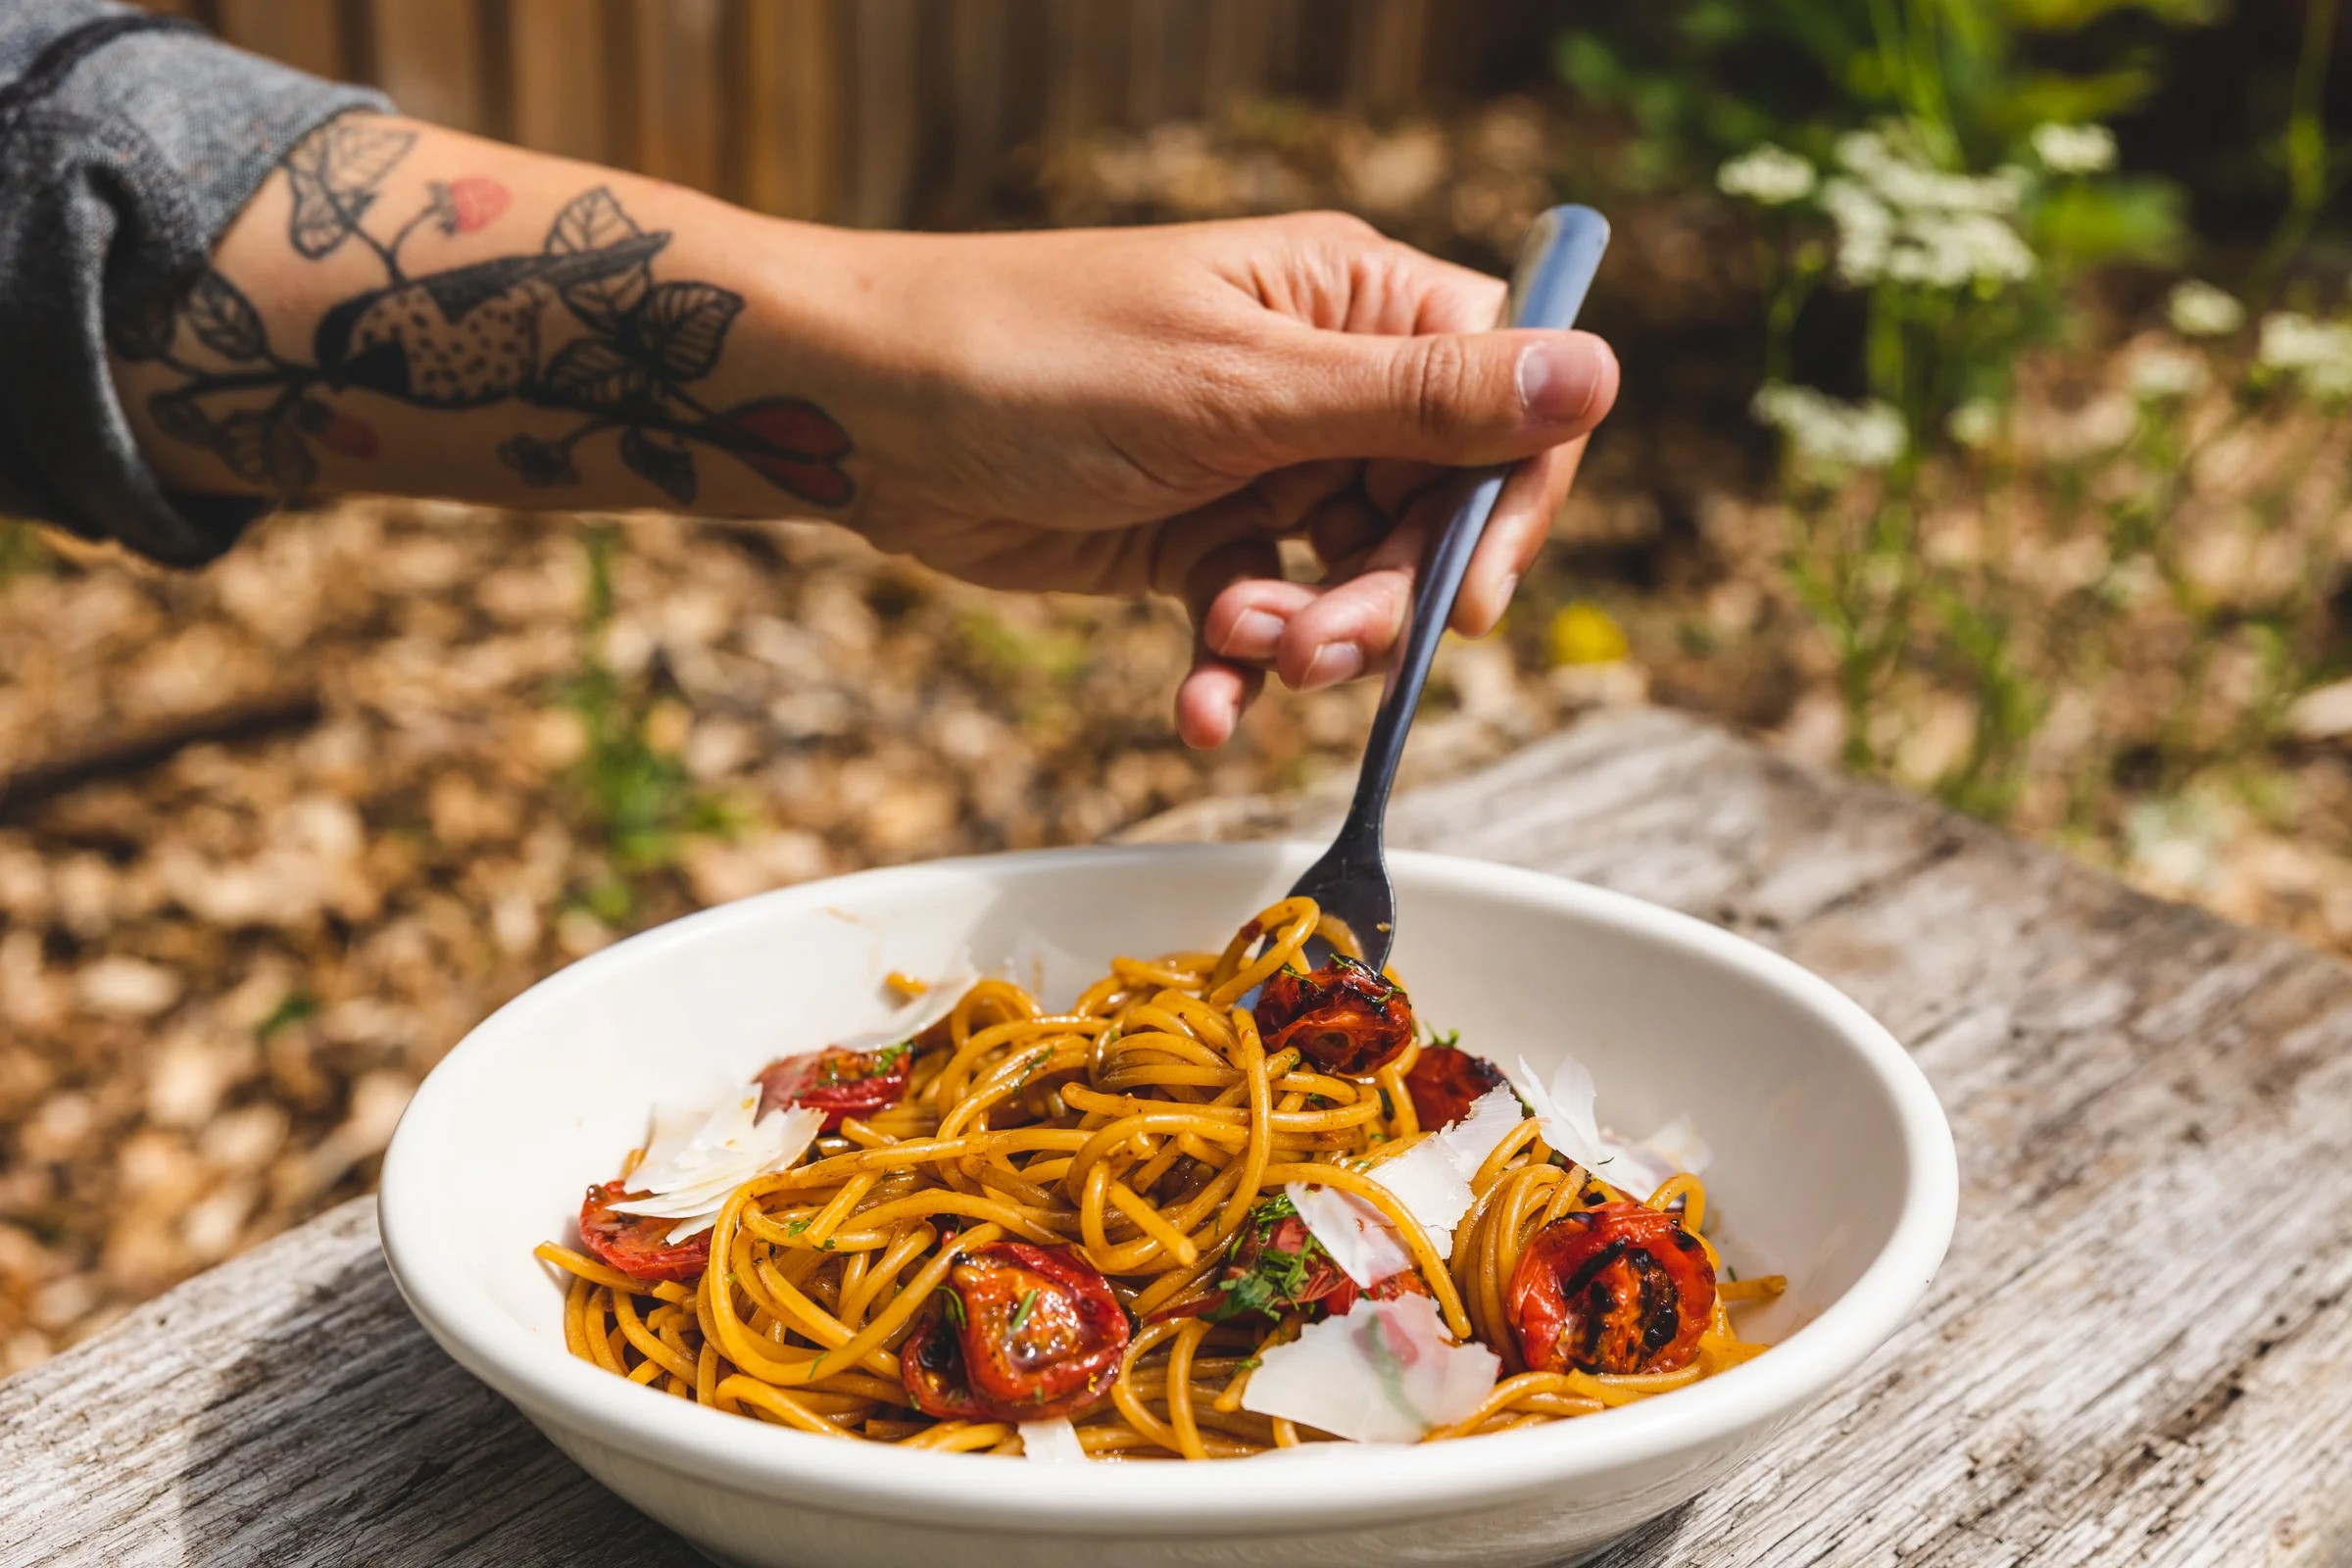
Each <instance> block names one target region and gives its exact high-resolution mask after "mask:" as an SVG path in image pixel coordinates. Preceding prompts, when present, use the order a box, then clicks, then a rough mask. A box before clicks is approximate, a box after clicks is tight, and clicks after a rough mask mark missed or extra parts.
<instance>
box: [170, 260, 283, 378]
mask: <svg viewBox="0 0 2352 1568" xmlns="http://www.w3.org/2000/svg"><path fill="white" fill-rule="evenodd" d="M183 313H184V315H185V317H186V319H187V323H188V326H189V328H190V329H191V330H193V331H194V332H195V334H196V338H197V341H198V342H200V343H202V344H203V345H204V346H205V347H206V348H208V349H211V350H212V351H213V352H214V353H215V354H218V355H220V356H221V358H222V359H226V360H258V359H262V358H265V357H266V356H268V354H269V352H270V338H269V334H267V333H266V332H264V331H263V330H262V318H261V313H260V312H258V311H256V310H255V309H254V308H253V302H252V301H251V300H249V299H247V298H246V297H245V296H244V295H243V294H241V293H239V292H238V291H237V285H236V284H234V283H231V282H230V281H229V280H228V279H227V278H225V277H222V276H221V274H220V273H219V272H216V271H214V270H212V269H210V268H207V269H205V272H204V275H203V276H202V277H200V278H198V279H197V280H196V286H195V287H194V288H192V289H190V290H189V291H188V302H187V304H186V306H185V307H183Z"/></svg>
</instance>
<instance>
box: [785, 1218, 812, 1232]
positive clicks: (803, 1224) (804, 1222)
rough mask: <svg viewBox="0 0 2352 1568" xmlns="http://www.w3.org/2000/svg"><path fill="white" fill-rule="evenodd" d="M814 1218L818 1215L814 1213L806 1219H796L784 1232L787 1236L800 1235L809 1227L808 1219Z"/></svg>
mask: <svg viewBox="0 0 2352 1568" xmlns="http://www.w3.org/2000/svg"><path fill="white" fill-rule="evenodd" d="M814 1218H816V1216H815V1215H814V1214H810V1215H809V1216H808V1217H807V1218H805V1219H796V1220H794V1221H793V1222H792V1223H791V1224H789V1225H787V1226H785V1227H784V1234H785V1235H787V1236H798V1235H800V1234H802V1233H803V1232H804V1231H806V1230H808V1229H809V1220H812V1219H814Z"/></svg>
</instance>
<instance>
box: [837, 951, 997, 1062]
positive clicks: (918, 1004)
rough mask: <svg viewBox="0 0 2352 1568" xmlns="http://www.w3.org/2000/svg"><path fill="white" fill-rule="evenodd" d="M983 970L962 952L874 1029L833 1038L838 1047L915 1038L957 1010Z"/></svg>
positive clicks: (871, 1046) (865, 1047) (866, 1047)
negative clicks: (844, 1037) (945, 971)
mask: <svg viewBox="0 0 2352 1568" xmlns="http://www.w3.org/2000/svg"><path fill="white" fill-rule="evenodd" d="M979 981H980V971H979V970H977V969H975V968H973V967H972V965H971V960H970V959H969V958H967V957H965V956H963V955H962V954H957V955H956V961H955V963H954V964H952V965H950V966H949V969H948V972H947V973H946V974H944V975H941V976H940V977H939V978H938V979H936V980H934V981H932V982H931V984H930V985H929V987H928V988H926V989H925V990H924V992H923V994H922V995H921V996H919V997H910V998H908V999H907V1003H906V1005H903V1006H901V1007H900V1008H899V1010H898V1011H896V1012H894V1013H892V1014H891V1015H890V1016H889V1017H887V1018H885V1019H883V1020H882V1022H881V1023H879V1024H877V1025H876V1026H875V1027H873V1028H871V1029H867V1030H864V1031H861V1032H860V1033H858V1034H854V1035H851V1036H849V1037H848V1038H846V1039H842V1040H836V1041H834V1042H833V1049H834V1050H836V1051H880V1050H882V1049H883V1048H884V1047H886V1046H895V1045H898V1044H899V1043H900V1042H901V1041H906V1040H912V1039H913V1038H914V1037H915V1036H916V1035H919V1034H921V1033H922V1032H923V1031H924V1030H926V1029H928V1028H930V1027H931V1026H932V1025H933V1024H935V1023H937V1022H939V1021H940V1020H941V1019H942V1018H945V1017H946V1016H947V1015H948V1014H949V1013H951V1012H954V1011H955V1010H956V1004H957V1003H958V1002H961V1001H962V1000H963V994H964V993H965V992H967V991H969V990H971V989H972V987H973V986H975V985H977V984H979Z"/></svg>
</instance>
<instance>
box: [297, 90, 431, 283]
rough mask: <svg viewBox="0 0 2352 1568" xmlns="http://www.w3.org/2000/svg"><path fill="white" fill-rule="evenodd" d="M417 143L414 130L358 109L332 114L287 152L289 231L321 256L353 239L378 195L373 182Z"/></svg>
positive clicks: (313, 255)
mask: <svg viewBox="0 0 2352 1568" xmlns="http://www.w3.org/2000/svg"><path fill="white" fill-rule="evenodd" d="M416 143H417V133H416V132H415V131H413V130H395V129H392V128H389V127H387V126H383V125H378V124H374V123H370V122H369V121H368V119H367V118H365V117H363V116H358V115H345V116H343V117H341V118H340V119H337V120H331V121H329V122H327V123H325V124H324V125H321V126H319V129H317V130H315V131H313V132H312V133H311V134H310V135H308V136H306V137H304V138H303V139H302V141H301V142H300V143H299V144H298V145H297V146H296V147H295V149H294V150H293V151H292V152H291V153H288V154H287V155H286V163H285V170H286V184H287V186H288V187H289V188H290V189H291V190H292V191H293V193H294V214H293V217H292V218H291V219H290V220H289V221H288V237H289V238H290V239H291V240H292V241H293V245H294V249H295V250H296V251H298V252H300V253H301V254H302V255H304V256H307V257H309V258H310V259H311V260H312V261H317V260H318V259H319V257H321V256H324V255H326V254H327V253H328V252H330V251H332V250H333V249H334V248H335V247H336V246H338V245H340V244H342V243H343V242H344V241H345V240H346V239H349V238H350V237H351V235H352V234H353V232H354V231H356V230H357V229H358V228H359V226H360V220H361V218H363V217H364V216H365V215H366V214H367V212H368V208H369V207H370V206H371V205H373V203H374V201H375V188H376V186H377V185H379V184H381V183H382V182H383V178H384V176H385V175H386V174H388V173H390V172H392V169H393V166H394V165H396V164H398V163H399V162H400V161H401V159H402V158H404V157H406V156H407V155H408V151H409V149H410V148H411V147H413V146H415V145H416Z"/></svg>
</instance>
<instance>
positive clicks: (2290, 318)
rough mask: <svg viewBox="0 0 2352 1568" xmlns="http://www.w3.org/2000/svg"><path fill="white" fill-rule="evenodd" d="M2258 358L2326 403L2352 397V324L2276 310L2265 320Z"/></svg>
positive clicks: (2296, 312)
mask: <svg viewBox="0 0 2352 1568" xmlns="http://www.w3.org/2000/svg"><path fill="white" fill-rule="evenodd" d="M2255 358H2256V359H2257V360H2259V361H2260V362H2261V363H2262V364H2263V365H2264V366H2265V367H2266V368H2269V369H2272V370H2275V371H2278V372H2279V373H2280V374H2283V375H2289V376H2292V377H2294V379H2295V380H2296V381H2298V382H2300V383H2301V385H2302V388H2303V391H2304V392H2305V393H2306V394H2307V395H2308V396H2311V397H2314V398H2318V399H2320V400H2321V401H2323V402H2334V401H2336V400H2338V399H2343V398H2352V321H2322V320H2319V319H2315V318H2313V317H2309V316H2305V315H2304V314H2303V313H2302V312H2300V311H2274V312H2272V313H2271V314H2270V315H2268V316H2266V317H2264V318H2263V319H2262V338H2261V342H2260V344H2259V345H2258V346H2257V348H2256V349H2255Z"/></svg>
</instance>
